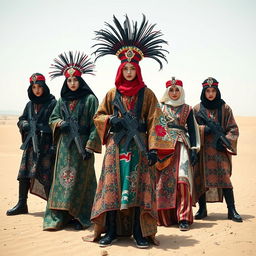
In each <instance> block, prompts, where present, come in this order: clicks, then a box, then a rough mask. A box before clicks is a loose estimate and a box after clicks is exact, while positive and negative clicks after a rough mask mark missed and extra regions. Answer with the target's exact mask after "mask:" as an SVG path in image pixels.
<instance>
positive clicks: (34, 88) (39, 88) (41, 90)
mask: <svg viewBox="0 0 256 256" xmlns="http://www.w3.org/2000/svg"><path fill="white" fill-rule="evenodd" d="M32 92H33V93H34V95H35V96H36V97H40V96H42V95H43V93H44V88H43V87H42V86H41V85H40V84H33V85H32Z"/></svg>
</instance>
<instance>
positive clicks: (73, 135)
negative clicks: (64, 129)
mask: <svg viewBox="0 0 256 256" xmlns="http://www.w3.org/2000/svg"><path fill="white" fill-rule="evenodd" d="M62 109H63V111H64V113H65V115H66V119H67V121H68V122H69V125H70V137H69V140H68V147H70V145H71V142H72V141H73V140H74V142H75V144H76V147H77V150H78V152H79V154H81V156H82V158H83V160H85V159H86V156H87V155H86V152H85V149H84V147H83V144H82V141H81V137H80V134H79V127H78V122H77V120H76V119H74V118H72V117H71V115H70V113H69V111H68V109H67V106H66V104H65V102H64V103H63V104H62Z"/></svg>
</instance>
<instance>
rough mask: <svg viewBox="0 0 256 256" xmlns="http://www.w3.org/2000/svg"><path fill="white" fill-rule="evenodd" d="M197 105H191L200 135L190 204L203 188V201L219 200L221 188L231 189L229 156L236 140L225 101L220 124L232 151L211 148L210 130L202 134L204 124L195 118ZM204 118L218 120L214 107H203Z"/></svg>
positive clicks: (198, 107) (212, 143)
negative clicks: (204, 111) (205, 116)
mask: <svg viewBox="0 0 256 256" xmlns="http://www.w3.org/2000/svg"><path fill="white" fill-rule="evenodd" d="M200 108H201V105H200V104H198V105H196V106H195V107H194V111H195V117H196V119H197V122H198V124H199V128H200V136H201V144H202V147H201V150H200V158H199V163H198V164H197V165H196V166H195V174H194V182H195V197H194V203H196V202H197V200H198V198H199V197H200V196H201V195H202V194H203V193H205V192H206V191H207V193H206V201H207V202H222V201H223V193H222V188H232V183H231V180H230V177H231V174H232V162H231V157H232V155H236V154H237V139H238V136H239V130H238V126H237V124H236V121H235V119H234V116H233V113H232V110H231V108H230V107H229V106H228V105H227V104H223V105H222V109H221V116H222V118H221V119H222V120H221V126H222V128H223V129H224V131H225V133H226V136H225V137H226V138H227V139H228V140H229V142H230V143H231V146H232V148H233V151H230V150H225V151H224V152H220V151H218V150H216V148H215V147H214V135H213V134H212V133H210V134H207V135H206V134H205V133H204V127H205V125H204V123H203V121H202V120H201V119H200V117H198V114H197V113H198V112H199V111H200ZM205 110H206V114H207V116H208V118H211V119H213V120H214V121H216V122H217V121H218V111H217V109H214V110H209V109H206V108H205Z"/></svg>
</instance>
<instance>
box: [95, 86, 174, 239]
mask: <svg viewBox="0 0 256 256" xmlns="http://www.w3.org/2000/svg"><path fill="white" fill-rule="evenodd" d="M115 94H116V89H115V88H114V89H111V90H110V91H109V92H108V93H107V95H106V96H105V98H104V100H103V102H102V104H101V105H100V106H99V109H98V111H97V113H96V115H95V117H94V122H95V125H96V127H97V130H98V133H99V135H100V138H101V141H102V143H103V144H106V153H105V156H104V161H103V166H102V172H101V176H100V180H99V183H98V187H97V191H96V196H95V199H94V204H93V208H92V215H91V220H92V221H93V222H94V223H95V238H99V236H100V234H101V233H102V232H104V230H105V221H106V212H107V211H111V210H118V211H117V235H131V233H132V221H133V218H132V216H133V207H135V206H138V207H140V210H141V217H140V220H141V229H142V234H143V236H144V237H145V236H154V235H155V233H156V232H157V210H156V197H155V167H154V166H153V167H149V166H148V161H147V157H146V155H145V153H141V152H138V150H137V146H136V145H135V143H134V142H133V141H132V142H131V144H130V148H129V152H128V154H127V155H126V156H125V155H122V156H123V157H124V158H125V157H128V158H129V159H132V160H133V162H132V163H131V167H130V174H129V190H128V192H129V194H130V197H129V202H128V205H126V209H123V210H121V211H119V210H120V209H121V198H122V197H121V193H122V184H121V177H120V176H121V173H122V170H121V169H122V164H121V161H122V158H123V157H122V158H120V150H122V145H123V141H121V145H119V146H118V145H116V144H115V143H114V140H113V136H112V134H111V133H109V128H110V125H109V118H110V116H111V115H113V113H114V110H113V105H112V104H111V103H112V101H113V100H114V97H115ZM134 99H135V102H133V100H134ZM136 100H137V99H136V97H134V96H132V97H128V96H123V95H122V102H123V104H124V106H125V107H126V108H127V104H126V102H127V101H128V102H133V104H135V103H136ZM141 121H143V122H145V123H146V130H147V132H146V133H145V132H144V133H143V132H142V133H140V134H141V137H142V138H143V140H144V142H145V144H146V145H147V147H148V149H149V150H150V149H157V150H159V151H161V150H166V151H168V152H171V151H173V142H172V141H171V140H170V138H169V136H168V135H167V132H166V127H165V125H166V123H165V119H164V116H163V113H162V111H161V109H160V106H159V103H158V101H157V99H156V97H155V95H154V93H153V92H152V91H151V90H150V89H148V88H145V91H144V101H143V105H142V111H141ZM136 158H137V161H136V160H135V161H134V159H136Z"/></svg>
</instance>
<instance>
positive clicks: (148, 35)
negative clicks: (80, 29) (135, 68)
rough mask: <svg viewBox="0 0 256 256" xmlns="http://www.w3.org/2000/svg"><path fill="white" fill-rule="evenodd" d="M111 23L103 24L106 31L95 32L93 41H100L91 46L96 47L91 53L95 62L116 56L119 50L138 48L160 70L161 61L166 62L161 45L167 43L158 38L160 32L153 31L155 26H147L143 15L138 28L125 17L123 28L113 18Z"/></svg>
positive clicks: (164, 51) (165, 51)
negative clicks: (155, 63) (112, 23)
mask: <svg viewBox="0 0 256 256" xmlns="http://www.w3.org/2000/svg"><path fill="white" fill-rule="evenodd" d="M113 21H114V25H115V26H112V25H111V24H109V23H107V22H105V25H106V27H107V28H106V29H102V30H99V31H95V34H96V37H95V38H94V39H95V40H98V41H100V42H99V43H96V44H94V45H93V46H92V47H97V49H96V50H95V51H94V52H93V53H94V54H95V55H96V58H95V61H96V60H97V59H98V58H100V57H103V56H105V55H108V54H111V55H116V54H117V52H118V51H119V50H120V49H121V48H123V47H127V46H131V47H136V48H138V49H139V50H140V51H141V52H142V53H143V56H144V57H148V58H152V59H154V60H156V61H157V62H158V63H159V65H160V69H161V68H162V66H163V65H162V62H161V59H164V60H165V61H166V62H167V60H166V56H165V53H168V51H167V50H165V49H163V48H162V44H168V43H167V41H165V40H163V39H161V38H160V37H162V35H163V34H162V33H161V31H154V27H155V25H156V24H153V25H148V21H147V20H146V17H145V15H144V14H143V19H142V22H141V24H140V26H139V27H138V23H137V22H135V23H134V22H132V25H131V22H130V20H129V18H128V16H127V15H125V21H124V23H123V26H122V25H121V24H120V22H119V20H118V19H117V18H116V17H115V16H113Z"/></svg>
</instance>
